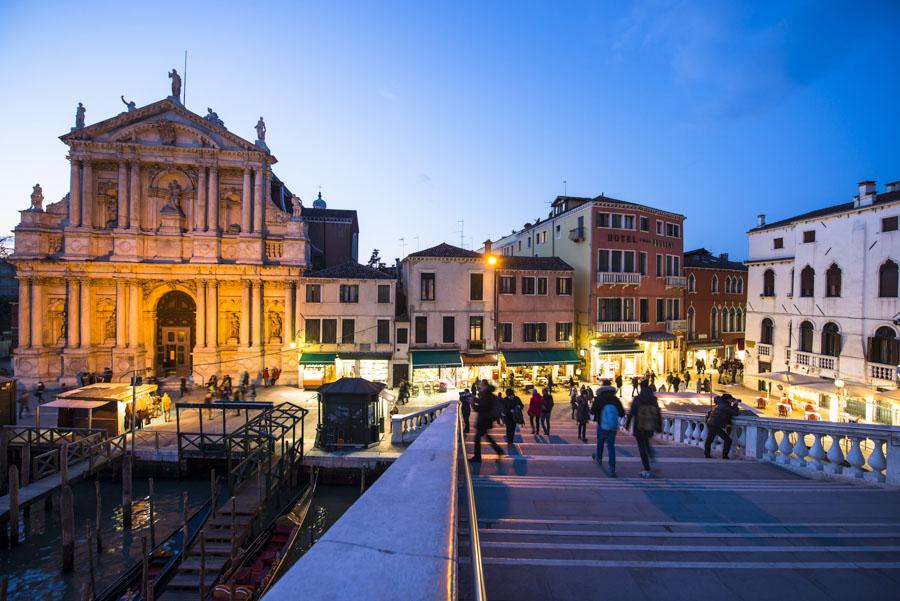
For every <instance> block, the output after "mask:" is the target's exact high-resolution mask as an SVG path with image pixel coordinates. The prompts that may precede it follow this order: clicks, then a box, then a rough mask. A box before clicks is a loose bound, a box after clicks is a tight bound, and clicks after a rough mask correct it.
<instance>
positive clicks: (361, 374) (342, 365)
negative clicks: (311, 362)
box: [335, 352, 391, 385]
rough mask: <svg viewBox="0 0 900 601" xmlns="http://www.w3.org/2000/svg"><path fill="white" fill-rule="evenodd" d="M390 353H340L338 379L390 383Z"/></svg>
mask: <svg viewBox="0 0 900 601" xmlns="http://www.w3.org/2000/svg"><path fill="white" fill-rule="evenodd" d="M390 362H391V354H390V353H365V352H361V353H343V352H342V353H338V354H337V358H336V359H335V372H336V374H337V377H338V378H365V379H366V380H368V381H370V382H381V383H383V384H385V385H386V384H387V383H388V374H389V372H390Z"/></svg>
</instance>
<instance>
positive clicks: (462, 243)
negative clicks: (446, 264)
mask: <svg viewBox="0 0 900 601" xmlns="http://www.w3.org/2000/svg"><path fill="white" fill-rule="evenodd" d="M456 223H457V224H459V229H458V230H457V231H456V233H457V234H459V247H460V248H465V247H466V242H465V239H466V237H465V228H466V221H465V219H457V221H456Z"/></svg>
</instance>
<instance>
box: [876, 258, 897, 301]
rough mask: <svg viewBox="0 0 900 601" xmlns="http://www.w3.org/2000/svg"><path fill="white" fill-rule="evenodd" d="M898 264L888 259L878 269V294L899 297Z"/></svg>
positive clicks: (886, 296) (882, 296) (883, 296)
mask: <svg viewBox="0 0 900 601" xmlns="http://www.w3.org/2000/svg"><path fill="white" fill-rule="evenodd" d="M897 279H898V278H897V264H896V263H894V262H893V261H891V260H890V259H888V260H887V261H885V262H884V263H882V265H881V267H880V268H879V269H878V296H880V297H881V298H897Z"/></svg>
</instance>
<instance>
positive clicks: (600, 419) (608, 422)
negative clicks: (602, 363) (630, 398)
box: [591, 380, 625, 478]
mask: <svg viewBox="0 0 900 601" xmlns="http://www.w3.org/2000/svg"><path fill="white" fill-rule="evenodd" d="M607 382H608V380H607ZM591 415H593V416H594V421H596V422H597V450H596V452H595V453H594V455H593V456H594V461H596V462H597V463H598V464H600V465H601V466H602V465H603V446H604V445H606V448H607V450H608V456H609V475H610V476H611V477H613V478H615V477H616V433H617V432H618V431H619V419H620V418H622V417H625V407H623V406H622V401H620V400H619V397H618V396H617V395H616V393H615V391H614V390H611V389H610V387H609V386H603V387H601V388H600V390H598V391H597V398H596V399H595V400H594V403H593V405H591Z"/></svg>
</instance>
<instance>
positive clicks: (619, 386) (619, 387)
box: [616, 373, 623, 393]
mask: <svg viewBox="0 0 900 601" xmlns="http://www.w3.org/2000/svg"><path fill="white" fill-rule="evenodd" d="M622 383H623V380H622V374H621V373H617V374H616V392H618V393H621V392H622Z"/></svg>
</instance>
